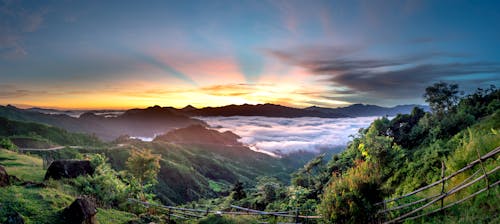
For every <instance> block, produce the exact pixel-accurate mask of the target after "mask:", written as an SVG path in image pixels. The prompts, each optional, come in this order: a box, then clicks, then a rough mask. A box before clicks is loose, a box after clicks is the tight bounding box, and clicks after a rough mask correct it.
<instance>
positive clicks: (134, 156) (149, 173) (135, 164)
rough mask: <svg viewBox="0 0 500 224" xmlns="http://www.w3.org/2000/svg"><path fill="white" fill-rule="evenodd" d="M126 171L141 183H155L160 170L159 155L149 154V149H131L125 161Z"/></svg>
mask: <svg viewBox="0 0 500 224" xmlns="http://www.w3.org/2000/svg"><path fill="white" fill-rule="evenodd" d="M126 166H127V172H128V173H129V174H131V175H132V176H133V177H134V178H136V179H137V181H138V182H139V183H140V184H141V185H143V184H147V183H155V182H156V176H157V175H158V172H159V171H160V155H156V154H151V150H149V149H144V150H132V151H131V155H130V157H129V158H128V160H127V163H126Z"/></svg>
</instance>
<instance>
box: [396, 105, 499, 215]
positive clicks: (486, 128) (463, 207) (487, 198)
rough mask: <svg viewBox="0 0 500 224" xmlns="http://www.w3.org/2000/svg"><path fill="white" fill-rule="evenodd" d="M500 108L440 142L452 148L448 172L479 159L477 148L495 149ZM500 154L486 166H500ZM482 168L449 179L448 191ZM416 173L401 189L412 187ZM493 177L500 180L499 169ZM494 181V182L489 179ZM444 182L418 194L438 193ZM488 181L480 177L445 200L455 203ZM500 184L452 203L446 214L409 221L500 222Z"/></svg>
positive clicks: (437, 206) (446, 161) (481, 152)
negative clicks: (460, 201)
mask: <svg viewBox="0 0 500 224" xmlns="http://www.w3.org/2000/svg"><path fill="white" fill-rule="evenodd" d="M499 131H500V111H497V112H496V113H495V114H493V115H491V116H488V117H485V118H483V119H481V120H480V121H479V122H478V123H476V124H475V125H473V126H472V127H470V128H469V129H466V130H463V131H461V132H459V133H458V134H456V135H455V136H454V137H452V138H451V139H449V140H448V141H446V142H444V143H441V145H440V146H441V147H443V146H444V147H449V148H450V150H451V151H452V152H451V153H450V155H449V156H448V157H447V158H446V159H445V166H446V168H447V170H446V174H445V175H448V174H450V173H453V172H455V171H457V170H459V169H460V168H462V167H464V166H465V165H467V163H469V162H471V161H473V160H475V159H477V151H476V150H478V151H479V153H480V154H481V155H484V154H486V153H487V152H489V151H491V150H493V149H494V148H496V147H498V146H500V132H499ZM419 150H423V151H424V150H425V151H433V146H432V145H431V146H428V147H426V148H421V149H419ZM499 160H500V157H499V156H497V157H496V158H491V159H488V160H487V161H484V162H483V164H484V165H485V168H486V170H487V171H488V170H491V169H493V168H494V167H495V166H498V165H499V164H500V163H499ZM478 169H480V166H475V167H474V168H473V169H471V170H468V171H466V172H464V173H462V174H460V175H458V176H456V177H454V178H453V179H452V180H450V181H449V182H448V183H447V184H446V186H445V191H448V190H449V189H451V188H452V187H454V186H456V185H458V184H459V183H460V182H462V181H463V180H464V179H466V178H467V177H469V176H470V175H472V174H473V173H474V172H476V171H477V170H478ZM440 172H441V171H440V169H435V170H434V172H431V173H430V175H432V176H433V177H435V179H436V180H437V179H439V176H440ZM415 178H416V177H409V178H407V179H406V180H405V181H404V182H403V183H401V185H400V187H399V188H401V189H406V190H402V191H409V190H408V186H411V185H412V184H413V182H412V179H415ZM489 178H490V179H491V180H498V179H499V178H500V173H499V172H496V173H495V174H493V175H491V176H490V177H489ZM490 184H491V182H490ZM440 186H441V185H439V186H437V187H433V188H431V189H430V190H427V191H424V192H423V193H419V194H418V195H417V196H416V197H415V198H424V197H429V196H431V195H434V194H438V193H439V192H440V191H441V189H440V188H441V187H440ZM485 186H486V185H485V182H484V181H479V182H478V183H476V184H474V185H472V186H471V187H470V188H467V189H464V190H462V191H460V192H459V193H457V194H455V195H453V196H451V197H449V198H447V200H445V204H446V203H452V202H454V201H458V200H460V199H462V198H464V197H465V196H467V195H470V194H472V193H474V192H475V191H477V190H479V189H482V188H484V187H485ZM499 205H500V187H498V186H497V187H494V188H493V189H491V190H490V191H489V192H488V193H481V194H480V195H478V196H476V197H474V198H472V199H469V200H467V201H465V202H463V203H461V204H459V205H456V206H453V207H451V208H449V209H447V210H446V212H445V213H444V214H445V215H444V216H442V215H439V214H440V213H437V215H434V216H428V217H426V218H423V219H419V220H417V221H407V222H406V223H500V215H499V214H500V207H499ZM437 208H439V203H437V204H436V205H434V206H432V207H431V208H430V209H427V210H426V211H430V210H432V209H437Z"/></svg>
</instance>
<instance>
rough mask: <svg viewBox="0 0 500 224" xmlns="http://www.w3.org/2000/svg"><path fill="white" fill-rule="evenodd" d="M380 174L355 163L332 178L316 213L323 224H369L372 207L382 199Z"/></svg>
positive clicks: (367, 164)
mask: <svg viewBox="0 0 500 224" xmlns="http://www.w3.org/2000/svg"><path fill="white" fill-rule="evenodd" d="M380 187H381V184H380V172H379V171H378V169H377V168H376V167H375V166H373V164H370V163H368V162H358V164H357V165H356V166H355V167H353V168H351V169H349V170H348V171H347V172H346V173H345V174H344V175H343V176H340V177H332V181H331V182H330V184H329V185H328V186H327V187H326V188H325V191H324V194H323V198H322V200H321V204H320V205H319V206H318V210H319V213H320V214H321V215H322V216H323V219H324V221H325V222H326V223H369V222H372V221H373V220H374V218H375V217H374V214H375V213H376V208H375V207H374V206H373V204H374V203H376V202H379V201H381V200H382V199H383V195H382V191H381V190H380Z"/></svg>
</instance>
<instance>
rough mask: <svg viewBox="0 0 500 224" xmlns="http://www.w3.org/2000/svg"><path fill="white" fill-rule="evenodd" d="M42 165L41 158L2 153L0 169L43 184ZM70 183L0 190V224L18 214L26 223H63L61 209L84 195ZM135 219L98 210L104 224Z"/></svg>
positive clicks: (110, 211) (129, 215) (122, 213)
mask: <svg viewBox="0 0 500 224" xmlns="http://www.w3.org/2000/svg"><path fill="white" fill-rule="evenodd" d="M42 163H43V162H42V159H40V158H38V157H34V156H29V155H24V154H19V153H17V152H12V151H8V150H5V149H0V165H2V166H4V167H5V169H6V170H7V173H8V174H9V175H14V176H16V177H18V178H19V179H21V181H33V182H40V181H42V180H43V177H44V175H45V170H43V167H42V166H43V164H42ZM68 183H69V181H68V180H61V181H54V180H51V181H48V182H46V184H47V186H48V187H42V188H40V187H24V186H15V185H13V186H9V187H3V188H0V207H1V208H2V209H0V223H4V222H5V219H6V217H7V215H9V214H11V213H13V212H19V213H20V214H21V215H22V216H23V218H24V219H25V221H26V223H47V224H49V223H50V224H53V223H55V224H57V223H60V222H61V221H60V213H61V211H62V209H64V208H65V207H67V206H69V205H70V204H71V203H72V202H73V201H74V200H75V198H76V197H77V196H79V195H81V194H82V192H81V191H78V189H76V188H75V187H74V186H72V185H69V184H68ZM108 186H110V187H115V185H108ZM106 207H109V206H106ZM134 217H135V215H133V214H131V213H128V212H123V211H117V210H115V209H109V208H105V209H99V212H98V213H97V219H98V220H99V223H101V224H106V223H109V224H112V223H126V222H127V221H128V220H131V219H133V218H134Z"/></svg>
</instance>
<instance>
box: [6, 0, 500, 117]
mask: <svg viewBox="0 0 500 224" xmlns="http://www.w3.org/2000/svg"><path fill="white" fill-rule="evenodd" d="M0 1H1V2H0V104H14V105H17V106H21V107H31V106H39V107H51V108H69V109H105V108H106V109H125V108H132V107H147V106H152V105H161V106H174V107H183V106H186V105H188V104H190V105H193V106H196V107H204V106H222V105H228V104H244V103H249V104H257V103H276V104H282V105H287V106H294V107H307V106H312V105H317V106H323V107H338V106H346V105H349V104H353V103H365V104H377V105H381V106H394V105H398V104H413V103H416V104H422V103H424V101H423V99H422V95H423V93H424V89H425V87H426V86H429V85H431V84H432V83H434V82H437V81H446V82H450V83H457V84H459V86H460V88H461V89H462V90H464V91H465V92H471V91H474V90H475V89H476V88H478V87H481V88H487V87H489V86H490V85H496V86H499V87H500V41H499V40H500V22H498V21H500V10H498V9H499V8H500V2H499V1H460V0H454V1H445V0H443V1H423V0H422V1H416V0H397V1H378V0H374V1H354V0H348V1H335V0H331V1H319V0H304V1H294V0H288V1H278V0H276V1H274V0H273V1H265V0H255V1H233V0H228V1H215V0H214V1H202V0H200V1H191V0H183V1H127V0H120V1H113V0H111V1H71V0H60V1H50V0H48V1H16V0H0Z"/></svg>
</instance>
